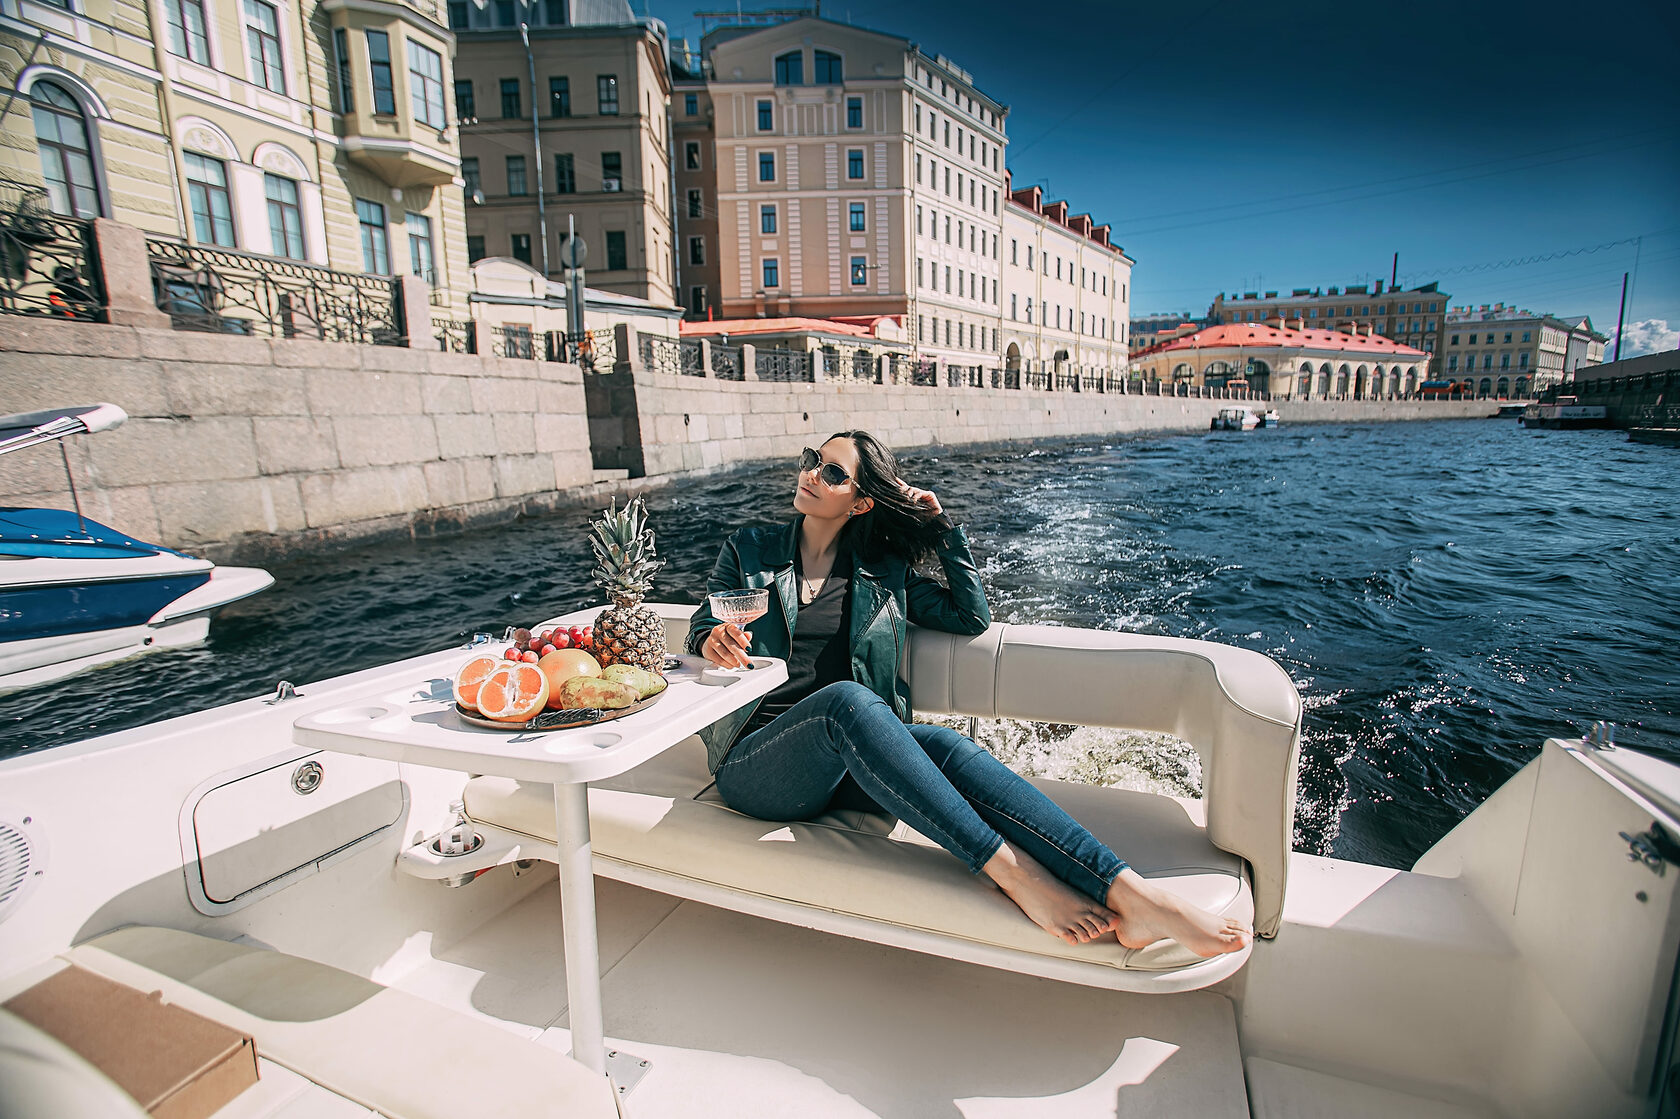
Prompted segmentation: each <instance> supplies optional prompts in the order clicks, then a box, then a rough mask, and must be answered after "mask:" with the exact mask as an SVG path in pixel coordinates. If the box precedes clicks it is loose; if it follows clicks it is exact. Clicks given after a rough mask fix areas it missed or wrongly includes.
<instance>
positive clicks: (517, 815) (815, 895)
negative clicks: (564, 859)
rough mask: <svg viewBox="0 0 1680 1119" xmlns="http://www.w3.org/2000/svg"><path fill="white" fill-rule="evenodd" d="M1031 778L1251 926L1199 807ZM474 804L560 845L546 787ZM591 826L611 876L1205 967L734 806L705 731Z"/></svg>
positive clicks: (814, 825)
mask: <svg viewBox="0 0 1680 1119" xmlns="http://www.w3.org/2000/svg"><path fill="white" fill-rule="evenodd" d="M1033 784H1034V785H1036V786H1037V787H1038V788H1039V789H1041V790H1042V791H1043V792H1045V793H1046V794H1047V795H1048V796H1049V797H1050V798H1051V799H1052V800H1054V801H1056V802H1057V803H1058V804H1060V805H1061V806H1062V807H1063V808H1064V809H1066V810H1067V811H1068V813H1069V814H1071V815H1072V816H1073V817H1074V818H1075V819H1076V820H1078V821H1079V822H1080V823H1081V824H1083V825H1084V826H1085V827H1087V828H1089V829H1090V831H1091V832H1092V834H1094V835H1095V836H1096V837H1097V838H1098V839H1100V840H1102V841H1103V842H1104V843H1106V844H1107V845H1108V846H1109V848H1110V849H1112V850H1113V851H1114V852H1115V853H1116V854H1118V855H1119V856H1120V857H1121V858H1122V859H1125V860H1126V861H1127V862H1128V863H1130V864H1131V866H1132V867H1133V869H1135V870H1136V871H1137V872H1138V873H1139V874H1141V875H1143V876H1144V877H1146V878H1148V879H1150V880H1151V881H1152V882H1154V883H1155V884H1157V885H1159V886H1161V887H1163V888H1165V889H1168V890H1171V891H1173V892H1174V893H1177V894H1179V895H1180V896H1182V897H1184V898H1185V899H1187V900H1189V901H1191V902H1194V903H1195V904H1197V905H1199V906H1202V907H1203V908H1205V909H1209V910H1212V911H1213V912H1215V913H1220V914H1225V915H1228V916H1233V917H1238V918H1241V919H1244V920H1251V919H1252V918H1253V914H1254V899H1253V894H1252V892H1251V891H1250V888H1249V883H1248V879H1247V876H1246V874H1245V871H1244V867H1243V865H1242V860H1240V859H1238V858H1237V857H1236V856H1234V855H1231V854H1229V853H1227V852H1225V851H1221V850H1219V849H1218V848H1216V847H1214V846H1213V844H1211V843H1210V842H1208V839H1207V836H1206V834H1205V832H1204V831H1203V830H1202V827H1201V826H1200V821H1199V820H1198V819H1197V816H1196V810H1197V808H1198V807H1199V806H1198V805H1196V804H1195V802H1180V801H1177V800H1174V799H1172V798H1170V797H1164V796H1156V795H1153V794H1149V793H1138V792H1132V791H1129V790H1124V789H1107V788H1097V787H1094V786H1089V785H1072V784H1066V783H1063V782H1059V781H1037V780H1035V781H1034V782H1033ZM466 807H467V812H468V814H469V815H471V816H472V817H473V819H475V820H479V821H482V822H485V823H489V824H494V825H496V826H498V827H502V828H506V829H508V830H510V831H515V832H520V833H523V834H525V835H529V836H533V837H536V838H538V839H542V840H546V841H548V842H549V843H553V842H554V798H553V790H552V789H551V788H550V786H548V785H541V784H532V783H522V782H519V781H515V780H512V779H509V778H500V777H476V778H473V779H472V780H471V781H469V782H468V783H467V788H466ZM589 821H590V832H591V841H592V843H593V846H594V853H595V855H596V856H597V858H600V859H603V860H607V862H606V863H605V864H604V865H603V866H602V867H601V868H600V869H601V872H602V873H606V874H608V875H611V873H612V871H611V862H618V863H623V864H627V865H629V866H634V867H640V868H645V869H649V870H655V871H660V872H663V873H665V874H670V875H677V876H680V877H683V878H688V879H692V880H695V881H698V882H706V883H712V884H715V885H718V886H722V887H725V888H727V889H729V890H732V891H736V892H740V893H746V894H750V895H754V896H756V897H761V898H769V899H773V900H777V901H781V902H785V903H789V904H791V905H794V906H803V907H809V908H815V909H820V910H826V911H830V912H835V913H841V914H846V915H850V916H855V917H860V918H864V919H867V920H870V921H876V922H886V923H888V924H892V925H897V926H901V927H903V928H906V929H915V930H921V931H925V932H931V933H936V934H939V935H940V936H943V937H950V938H956V939H959V940H964V941H970V942H973V943H976V944H983V945H990V946H995V947H998V948H1004V949H1009V950H1013V951H1017V952H1024V953H1030V954H1033V955H1037V956H1048V957H1056V958H1059V959H1064V960H1070V961H1077V962H1079V963H1082V964H1090V965H1095V966H1102V967H1107V968H1118V969H1133V970H1147V971H1170V970H1175V969H1179V968H1184V967H1188V966H1193V965H1196V964H1199V963H1202V962H1203V961H1201V960H1200V959H1199V958H1198V957H1197V956H1195V955H1194V954H1192V953H1191V952H1189V951H1188V950H1187V949H1185V948H1183V947H1182V946H1180V945H1178V944H1177V943H1176V942H1174V941H1159V942H1157V943H1155V944H1152V945H1150V946H1149V947H1147V948H1141V949H1130V948H1125V947H1123V946H1122V945H1121V944H1120V943H1119V942H1118V941H1117V940H1115V939H1113V938H1112V937H1105V938H1103V939H1102V940H1100V941H1098V942H1096V943H1093V944H1085V945H1070V944H1066V943H1064V942H1063V941H1061V940H1059V939H1057V938H1056V937H1052V936H1049V935H1047V934H1046V933H1044V932H1043V931H1042V930H1041V929H1039V928H1038V927H1037V926H1036V925H1034V924H1033V923H1032V922H1031V921H1029V920H1028V919H1027V918H1026V916H1025V915H1024V914H1022V913H1021V911H1020V910H1019V909H1017V908H1016V907H1015V905H1014V903H1013V902H1011V901H1010V900H1009V899H1008V898H1007V897H1006V896H1005V895H1004V894H1003V893H1002V892H1001V891H1000V890H998V889H996V888H995V887H994V886H992V885H991V883H990V882H989V881H988V880H986V879H984V878H981V877H977V876H975V875H972V874H970V873H969V872H968V869H967V867H966V866H964V865H963V864H962V863H961V862H959V861H958V860H957V859H955V858H954V857H952V856H951V855H949V854H947V853H946V852H945V851H944V850H942V849H941V848H939V847H938V846H937V845H935V844H933V843H932V842H930V841H929V840H927V839H926V838H924V837H923V836H920V835H918V834H916V833H915V832H913V831H911V830H910V829H909V828H908V827H906V826H905V825H904V824H902V823H901V822H898V821H895V820H892V819H891V818H888V817H883V816H878V815H874V814H870V813H864V812H856V811H842V812H833V813H829V814H826V815H824V816H821V817H818V818H817V819H814V820H810V821H805V822H799V823H774V822H769V821H764V820H758V819H754V818H753V817H751V816H747V815H744V814H742V813H739V812H736V811H734V810H733V809H731V808H729V807H728V806H727V805H725V804H724V803H723V802H722V800H721V799H720V798H718V796H717V793H716V790H715V789H713V788H712V780H711V776H710V774H709V773H708V772H707V769H706V751H705V746H704V744H702V743H701V741H700V739H699V738H698V737H695V738H690V739H688V740H687V741H685V742H683V743H680V744H679V745H678V746H676V747H674V748H672V749H670V750H668V751H666V752H665V753H663V754H661V755H659V756H658V757H656V758H654V759H652V760H650V761H648V762H646V763H644V764H643V765H641V766H638V767H637V768H635V769H633V770H631V771H629V772H628V773H625V774H623V775H622V776H620V777H616V778H613V779H611V780H608V781H603V782H601V783H599V784H597V785H593V786H591V787H590V790H589ZM1228 962H1229V963H1232V964H1235V963H1237V962H1238V961H1236V960H1230V961H1228ZM1210 981H1211V980H1210Z"/></svg>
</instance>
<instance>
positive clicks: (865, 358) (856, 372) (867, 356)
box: [852, 348, 881, 384]
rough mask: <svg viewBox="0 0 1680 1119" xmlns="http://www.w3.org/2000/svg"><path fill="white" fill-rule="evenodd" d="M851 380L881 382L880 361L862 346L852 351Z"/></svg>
mask: <svg viewBox="0 0 1680 1119" xmlns="http://www.w3.org/2000/svg"><path fill="white" fill-rule="evenodd" d="M852 380H854V381H868V382H870V383H872V384H880V383H881V370H880V363H879V362H877V361H876V360H875V355H874V354H872V353H870V352H869V351H868V350H865V349H862V348H859V349H856V350H853V351H852Z"/></svg>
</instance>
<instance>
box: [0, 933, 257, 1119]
mask: <svg viewBox="0 0 1680 1119" xmlns="http://www.w3.org/2000/svg"><path fill="white" fill-rule="evenodd" d="M5 1005H6V1009H7V1010H9V1011H11V1012H12V1013H13V1014H16V1015H17V1016H18V1017H19V1018H23V1019H25V1020H27V1021H29V1022H32V1023H34V1024H35V1025H36V1026H38V1027H40V1028H41V1029H42V1030H44V1031H45V1032H47V1033H49V1034H51V1035H52V1036H53V1037H56V1038H57V1039H58V1040H59V1041H62V1042H63V1043H64V1044H65V1045H67V1046H69V1047H70V1048H71V1049H73V1050H75V1051H76V1052H77V1053H80V1054H81V1055H82V1056H83V1057H85V1058H87V1061H88V1063H89V1064H91V1065H93V1066H94V1067H95V1068H97V1069H98V1070H99V1071H100V1072H103V1073H104V1074H105V1075H106V1076H108V1077H110V1078H111V1079H112V1080H113V1081H115V1082H116V1085H117V1087H119V1088H121V1089H122V1090H123V1091H125V1092H127V1093H128V1094H129V1095H131V1096H133V1097H134V1098H135V1100H136V1101H138V1102H139V1104H140V1106H141V1107H143V1108H145V1109H146V1110H147V1111H148V1112H150V1113H151V1114H152V1115H154V1116H157V1119H208V1117H209V1116H211V1115H213V1114H215V1113H216V1112H217V1111H219V1110H220V1109H221V1108H222V1106H223V1105H224V1104H226V1103H227V1102H228V1101H230V1100H232V1099H233V1098H234V1097H235V1096H237V1095H239V1093H241V1092H243V1091H244V1090H245V1089H247V1088H249V1087H250V1086H251V1085H253V1084H255V1083H256V1082H257V1047H256V1043H255V1042H253V1041H252V1040H251V1038H249V1037H247V1036H246V1035H244V1034H242V1033H240V1032H239V1031H237V1030H231V1029H229V1028H228V1027H226V1026H223V1025H220V1024H219V1023H216V1022H212V1021H210V1020H209V1019H208V1018H203V1017H200V1016H199V1015H197V1014H194V1013H192V1012H191V1011H189V1010H183V1009H182V1008H181V1007H179V1006H173V1005H171V1004H169V1003H166V1002H164V1001H163V994H162V992H160V991H153V992H152V993H151V994H145V993H143V992H141V991H136V990H135V989H134V988H132V987H125V986H123V985H122V984H121V983H117V982H114V981H112V980H110V979H106V978H105V977H104V976H100V975H95V974H94V973H93V972H91V971H84V970H83V969H82V968H79V967H74V966H72V967H68V968H65V969H64V970H63V971H60V972H58V973H56V974H55V975H52V976H51V977H49V978H47V979H44V980H42V981H41V982H39V983H37V984H35V986H33V987H31V988H29V990H27V991H24V992H23V993H22V994H20V995H17V996H15V997H14V998H12V999H11V1000H10V1001H9V1002H7V1003H6V1004H5Z"/></svg>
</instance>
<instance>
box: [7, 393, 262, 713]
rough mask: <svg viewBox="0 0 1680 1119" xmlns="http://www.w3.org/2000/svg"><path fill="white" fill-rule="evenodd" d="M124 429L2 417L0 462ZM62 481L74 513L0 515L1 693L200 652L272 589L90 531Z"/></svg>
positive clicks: (246, 570)
mask: <svg viewBox="0 0 1680 1119" xmlns="http://www.w3.org/2000/svg"><path fill="white" fill-rule="evenodd" d="M127 418H128V416H127V413H125V412H124V411H123V410H122V409H121V408H119V407H117V406H116V405H114V404H90V405H82V406H79V407H72V408H58V409H49V410H47V411H42V412H27V413H20V414H17V415H11V416H0V454H6V453H8V452H12V451H20V450H24V449H26V448H29V447H36V446H41V445H43V444H46V443H53V442H57V441H59V440H61V439H66V438H68V437H70V436H72V435H82V434H91V433H95V432H101V431H110V430H111V429H112V428H115V427H119V426H121V425H122V423H123V422H124V421H125V420H127ZM65 471H66V476H67V478H68V475H69V459H68V456H66V458H65ZM68 480H69V486H70V492H71V495H72V497H73V499H74V500H75V504H76V509H75V511H73V512H72V511H69V510H64V509H22V508H12V507H0V692H6V691H10V690H13V689H16V688H22V687H27V686H29V685H32V684H41V683H45V682H47V681H50V680H57V679H59V678H61V677H64V676H68V675H69V674H71V673H73V672H79V671H81V670H82V669H85V668H92V667H94V666H97V665H102V664H109V663H112V662H114V661H119V660H123V659H125V658H127V657H130V656H133V655H135V654H137V653H143V652H146V651H148V650H152V649H163V648H168V647H170V646H177V645H187V644H191V643H193V642H197V641H202V640H204V638H205V636H206V635H207V634H208V633H209V629H210V618H211V616H212V615H213V614H215V612H216V611H218V610H220V609H221V608H222V607H224V606H226V605H228V604H229V603H231V602H237V601H239V600H240V599H242V598H247V597H249V596H251V595H254V594H256V593H258V592H259V591H262V590H264V589H266V588H267V587H269V586H271V585H272V584H273V582H274V577H273V576H272V575H270V574H269V573H268V572H266V571H263V570H261V569H259V568H253V567H218V566H217V565H215V564H214V563H211V562H210V561H209V560H206V559H199V558H197V557H196V556H189V555H187V554H185V553H184V552H178V551H175V550H174V549H173V548H166V547H164V546H163V545H161V544H148V543H146V542H145V541H142V540H137V539H135V538H134V537H132V536H128V535H126V534H125V533H121V532H118V531H116V530H115V529H112V528H107V527H106V526H105V525H102V524H100V523H99V522H97V521H94V520H90V519H89V518H87V517H85V516H83V515H82V512H81V506H80V499H79V498H78V497H76V496H75V495H76V488H75V480H74V478H69V479H68Z"/></svg>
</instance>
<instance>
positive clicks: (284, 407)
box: [163, 361, 309, 416]
mask: <svg viewBox="0 0 1680 1119" xmlns="http://www.w3.org/2000/svg"><path fill="white" fill-rule="evenodd" d="M163 379H164V384H165V386H166V387H167V388H168V390H169V399H170V401H171V402H172V403H173V404H174V411H175V413H176V414H177V415H184V416H302V415H306V414H308V412H309V403H308V401H307V399H306V398H305V396H304V391H303V374H301V373H299V372H298V371H297V370H295V369H275V368H273V367H267V368H265V367H263V366H260V365H216V364H211V363H208V362H204V363H198V364H193V365H188V364H186V363H184V362H176V361H172V362H167V363H165V364H164V366H163Z"/></svg>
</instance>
